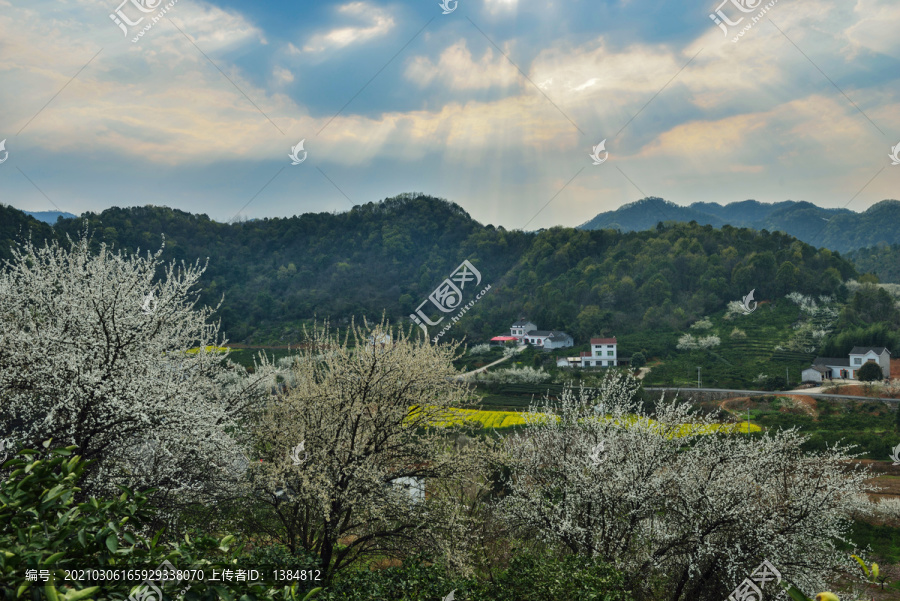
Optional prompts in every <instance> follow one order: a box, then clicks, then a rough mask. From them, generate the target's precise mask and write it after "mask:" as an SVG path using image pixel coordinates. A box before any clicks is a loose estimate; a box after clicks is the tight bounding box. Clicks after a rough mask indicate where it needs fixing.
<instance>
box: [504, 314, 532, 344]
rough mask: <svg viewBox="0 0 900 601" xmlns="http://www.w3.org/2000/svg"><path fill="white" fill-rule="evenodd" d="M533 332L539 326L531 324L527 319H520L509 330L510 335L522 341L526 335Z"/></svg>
mask: <svg viewBox="0 0 900 601" xmlns="http://www.w3.org/2000/svg"><path fill="white" fill-rule="evenodd" d="M532 330H537V325H535V324H533V323H531V322H530V321H528V320H527V319H520V320H519V321H517V322H515V323H514V324H512V326H510V328H509V335H510V336H513V337H515V338H518V339H519V341H521V340H522V339H523V338H525V335H526V334H527V333H528V332H531V331H532Z"/></svg>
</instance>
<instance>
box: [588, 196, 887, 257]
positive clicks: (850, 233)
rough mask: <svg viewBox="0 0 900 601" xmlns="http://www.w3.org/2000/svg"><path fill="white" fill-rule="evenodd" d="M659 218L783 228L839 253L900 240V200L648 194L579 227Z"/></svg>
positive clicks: (632, 225)
mask: <svg viewBox="0 0 900 601" xmlns="http://www.w3.org/2000/svg"><path fill="white" fill-rule="evenodd" d="M660 221H684V222H690V221H696V222H697V223H700V224H703V225H706V224H709V225H713V226H715V227H721V226H722V225H725V224H728V225H732V226H735V227H748V228H753V229H756V230H763V229H765V230H769V231H779V232H785V233H788V234H790V235H791V236H795V237H796V238H798V239H800V240H803V241H804V242H808V243H810V244H813V245H814V246H824V247H826V248H830V249H832V250H837V251H840V252H849V251H852V250H856V249H859V248H864V247H870V246H875V245H880V244H900V229H898V228H897V227H896V224H897V223H900V201H897V200H883V201H881V202H879V203H876V204H874V205H872V206H871V207H869V208H868V209H867V210H865V211H863V212H861V213H855V212H853V211H850V210H848V209H826V208H822V207H819V206H816V205H814V204H812V203H810V202H802V201H801V202H796V201H791V200H788V201H784V202H777V203H774V204H768V203H761V202H757V201H755V200H745V201H742V202H733V203H730V204H727V205H724V206H723V205H720V204H717V203H702V202H695V203H694V204H692V205H690V206H687V207H684V206H680V205H677V204H675V203H673V202H670V201H667V200H663V199H662V198H656V197H649V198H644V199H642V200H639V201H637V202H633V203H629V204H626V205H622V206H621V207H619V208H618V209H616V210H615V211H607V212H605V213H600V214H599V215H597V216H596V217H594V218H593V219H591V220H590V221H588V222H586V223H584V224H583V225H581V226H579V227H580V228H581V229H588V230H594V229H619V230H622V231H634V230H637V231H640V230H649V229H653V228H655V227H656V224H657V223H658V222H660Z"/></svg>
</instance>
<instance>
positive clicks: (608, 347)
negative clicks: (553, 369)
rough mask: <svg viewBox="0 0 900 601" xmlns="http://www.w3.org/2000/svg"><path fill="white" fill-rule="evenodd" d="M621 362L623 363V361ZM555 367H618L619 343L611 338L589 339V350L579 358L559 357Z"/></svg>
mask: <svg viewBox="0 0 900 601" xmlns="http://www.w3.org/2000/svg"><path fill="white" fill-rule="evenodd" d="M623 361H625V360H624V359H623ZM556 365H557V367H617V366H618V365H619V343H618V342H617V341H616V338H615V336H613V337H612V338H591V350H589V351H586V352H582V353H581V355H580V356H579V357H560V358H559V359H557V361H556Z"/></svg>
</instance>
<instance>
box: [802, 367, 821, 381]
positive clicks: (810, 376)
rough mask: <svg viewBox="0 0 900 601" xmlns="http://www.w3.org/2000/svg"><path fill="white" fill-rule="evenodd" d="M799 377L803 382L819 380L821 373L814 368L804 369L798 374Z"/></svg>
mask: <svg viewBox="0 0 900 601" xmlns="http://www.w3.org/2000/svg"><path fill="white" fill-rule="evenodd" d="M800 377H801V379H802V380H803V381H804V382H821V381H822V374H821V373H819V371H818V370H815V369H812V368H809V369H804V370H803V372H802V373H801V374H800Z"/></svg>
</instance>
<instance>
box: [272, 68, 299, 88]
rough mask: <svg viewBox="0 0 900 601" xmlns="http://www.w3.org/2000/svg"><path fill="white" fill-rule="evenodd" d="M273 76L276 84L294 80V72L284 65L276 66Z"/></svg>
mask: <svg viewBox="0 0 900 601" xmlns="http://www.w3.org/2000/svg"><path fill="white" fill-rule="evenodd" d="M272 77H273V78H274V80H275V84H276V85H284V84H288V83H292V82H293V81H294V74H293V73H291V72H290V70H288V69H285V68H284V67H278V66H276V67H275V68H274V69H272Z"/></svg>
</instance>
